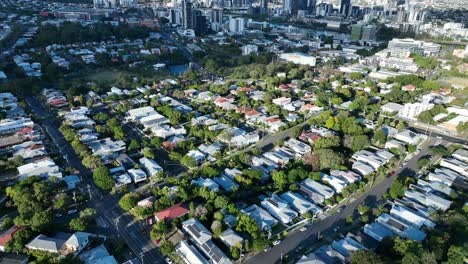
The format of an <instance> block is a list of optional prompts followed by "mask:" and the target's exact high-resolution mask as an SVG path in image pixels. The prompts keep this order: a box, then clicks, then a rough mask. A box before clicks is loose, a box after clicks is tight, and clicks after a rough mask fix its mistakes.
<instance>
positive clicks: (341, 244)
mask: <svg viewBox="0 0 468 264" xmlns="http://www.w3.org/2000/svg"><path fill="white" fill-rule="evenodd" d="M331 247H332V248H333V249H335V250H336V251H338V252H339V253H340V254H341V255H343V256H344V257H345V258H346V259H348V258H349V257H351V255H352V254H353V253H354V252H356V251H358V250H366V249H367V248H366V247H364V246H363V245H362V244H361V243H359V242H357V241H356V240H354V239H352V238H351V237H348V236H347V237H345V238H343V239H341V240H339V241H333V242H332V244H331Z"/></svg>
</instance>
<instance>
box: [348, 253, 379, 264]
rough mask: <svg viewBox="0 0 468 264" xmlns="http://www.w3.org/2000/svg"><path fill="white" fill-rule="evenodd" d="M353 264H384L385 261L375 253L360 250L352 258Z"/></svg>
mask: <svg viewBox="0 0 468 264" xmlns="http://www.w3.org/2000/svg"><path fill="white" fill-rule="evenodd" d="M350 263H351V264H383V263H384V261H383V260H382V259H381V258H380V256H379V255H377V254H376V253H375V252H374V251H370V250H358V251H355V252H354V253H353V254H352V255H351V258H350Z"/></svg>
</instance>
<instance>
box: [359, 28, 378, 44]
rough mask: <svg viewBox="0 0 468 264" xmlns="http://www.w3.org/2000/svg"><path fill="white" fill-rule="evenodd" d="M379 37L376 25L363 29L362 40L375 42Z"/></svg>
mask: <svg viewBox="0 0 468 264" xmlns="http://www.w3.org/2000/svg"><path fill="white" fill-rule="evenodd" d="M376 35H377V27H376V26H374V25H368V26H364V27H363V28H362V36H361V40H364V41H374V40H375V39H376Z"/></svg>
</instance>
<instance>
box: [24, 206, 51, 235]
mask: <svg viewBox="0 0 468 264" xmlns="http://www.w3.org/2000/svg"><path fill="white" fill-rule="evenodd" d="M52 223H53V216H52V213H51V212H50V211H41V212H37V213H35V214H34V215H33V217H32V218H31V220H30V221H29V225H30V227H31V229H32V230H33V231H37V232H44V231H46V230H47V229H49V228H50V226H51V225H52Z"/></svg>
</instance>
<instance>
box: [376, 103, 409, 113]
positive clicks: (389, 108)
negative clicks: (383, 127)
mask: <svg viewBox="0 0 468 264" xmlns="http://www.w3.org/2000/svg"><path fill="white" fill-rule="evenodd" d="M402 109H403V105H401V104H397V103H393V102H389V103H386V104H384V105H382V107H380V111H381V112H383V113H389V114H394V113H398V112H400V110H402Z"/></svg>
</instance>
